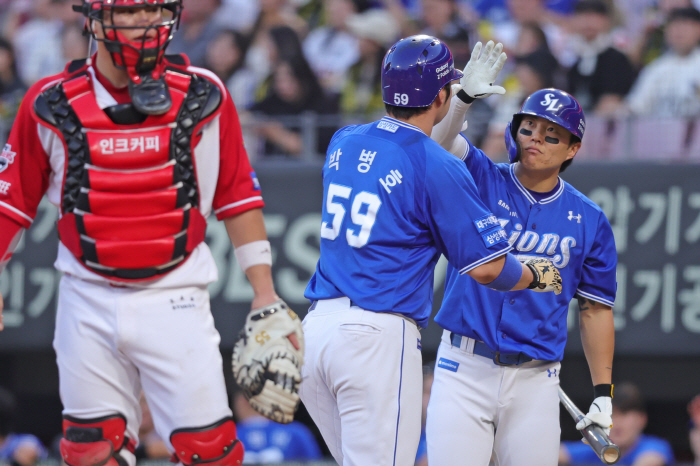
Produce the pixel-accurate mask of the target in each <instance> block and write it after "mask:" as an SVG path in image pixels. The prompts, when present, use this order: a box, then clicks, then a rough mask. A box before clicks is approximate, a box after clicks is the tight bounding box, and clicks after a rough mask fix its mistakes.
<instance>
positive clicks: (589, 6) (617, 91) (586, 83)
mask: <svg viewBox="0 0 700 466" xmlns="http://www.w3.org/2000/svg"><path fill="white" fill-rule="evenodd" d="M574 11H575V13H574V17H573V22H572V27H573V30H574V32H575V33H576V34H577V37H578V39H579V40H578V41H577V47H576V48H577V49H578V50H577V52H578V60H577V61H576V63H575V64H574V66H573V67H572V68H571V69H570V70H569V73H568V75H567V81H568V85H567V91H568V92H569V93H570V94H572V95H573V96H574V97H576V99H577V100H578V101H579V103H580V104H581V107H582V108H583V110H584V112H586V114H587V115H589V116H593V115H600V116H606V115H613V114H615V113H616V112H617V111H618V109H619V108H620V107H621V106H622V104H623V99H624V97H625V95H626V94H627V93H628V92H629V90H630V88H631V87H632V83H633V82H634V78H635V75H636V71H635V69H634V67H633V66H632V63H631V62H630V61H629V59H628V58H627V56H626V55H625V54H624V53H622V52H621V51H619V50H617V49H616V48H615V47H614V45H613V39H612V34H611V30H612V21H613V18H612V11H611V9H610V7H609V6H608V4H607V3H606V2H605V1H603V0H581V1H580V2H578V3H577V4H576V6H575V7H574Z"/></svg>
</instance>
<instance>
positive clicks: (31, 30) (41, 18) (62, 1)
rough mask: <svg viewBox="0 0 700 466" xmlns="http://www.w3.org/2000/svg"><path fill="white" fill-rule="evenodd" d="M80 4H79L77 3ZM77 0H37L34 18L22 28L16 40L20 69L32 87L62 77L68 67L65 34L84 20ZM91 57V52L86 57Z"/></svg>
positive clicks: (35, 1)
mask: <svg viewBox="0 0 700 466" xmlns="http://www.w3.org/2000/svg"><path fill="white" fill-rule="evenodd" d="M76 2H77V0H76ZM73 3H74V2H73V0H34V3H33V10H32V11H33V13H34V18H32V19H31V20H29V21H27V22H26V23H24V24H23V25H21V26H20V27H19V28H18V29H17V32H16V34H15V36H14V38H13V43H14V48H15V56H16V57H17V68H18V71H19V76H20V79H22V81H23V82H24V83H25V84H27V85H31V84H34V83H35V82H36V81H38V80H39V79H40V78H43V77H44V76H48V75H52V74H56V73H60V72H61V71H63V68H64V66H65V64H66V61H67V60H66V59H65V58H64V57H63V41H62V37H61V33H62V31H63V28H64V27H67V26H69V25H71V24H80V23H77V20H79V19H80V16H79V15H76V14H75V12H74V11H73V10H72V8H71V7H72V5H73ZM85 55H87V50H85V51H84V52H83V56H85Z"/></svg>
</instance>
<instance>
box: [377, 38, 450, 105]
mask: <svg viewBox="0 0 700 466" xmlns="http://www.w3.org/2000/svg"><path fill="white" fill-rule="evenodd" d="M461 77H462V72H461V71H459V70H456V69H455V66H454V60H453V59H452V52H450V49H449V48H448V47H447V45H445V44H444V43H443V42H442V41H440V40H439V39H437V38H435V37H433V36H428V35H425V34H420V35H416V36H409V37H406V38H403V39H401V40H400V41H398V42H397V43H396V44H394V45H393V46H392V47H391V48H390V49H389V51H388V52H387V53H386V56H385V57H384V61H383V63H382V99H383V100H384V103H385V104H389V105H395V106H397V107H427V106H428V105H430V104H432V103H433V101H434V100H435V98H436V97H437V95H438V94H439V93H440V89H442V88H443V87H445V84H447V83H449V82H450V81H454V80H455V79H460V78H461Z"/></svg>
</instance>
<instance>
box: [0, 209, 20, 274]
mask: <svg viewBox="0 0 700 466" xmlns="http://www.w3.org/2000/svg"><path fill="white" fill-rule="evenodd" d="M22 231H23V228H22V225H20V224H18V223H17V222H15V221H14V220H11V219H10V218H9V217H6V216H5V215H2V214H0V272H2V269H3V268H4V267H5V264H7V261H9V260H10V257H12V253H13V252H14V251H15V248H16V247H17V243H19V239H20V236H19V234H20V233H21V232H22Z"/></svg>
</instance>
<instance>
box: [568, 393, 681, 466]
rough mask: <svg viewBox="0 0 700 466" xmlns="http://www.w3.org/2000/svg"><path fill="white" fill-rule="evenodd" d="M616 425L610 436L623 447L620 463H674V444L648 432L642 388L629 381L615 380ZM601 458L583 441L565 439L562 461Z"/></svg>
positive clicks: (638, 465)
mask: <svg viewBox="0 0 700 466" xmlns="http://www.w3.org/2000/svg"><path fill="white" fill-rule="evenodd" d="M612 404H613V414H612V418H613V427H612V430H611V431H610V440H612V441H613V442H614V443H615V444H616V445H617V446H618V447H620V453H621V457H620V460H619V462H618V463H616V464H619V465H621V466H663V465H666V464H674V463H675V459H674V457H673V450H672V449H671V445H670V444H669V443H668V442H667V441H666V440H664V439H662V438H659V437H654V436H651V435H645V434H643V433H642V432H643V431H644V428H645V427H646V425H647V412H646V403H645V401H644V398H643V397H642V394H641V392H640V390H639V388H638V387H637V386H636V385H634V384H632V383H630V382H623V383H620V384H615V388H614V391H613V399H612ZM598 461H600V460H599V459H598V455H597V454H596V453H595V452H594V451H593V449H592V448H591V447H590V446H589V445H586V444H585V443H583V442H580V441H575V442H562V445H561V449H560V452H559V463H560V464H571V465H576V464H594V463H596V462H598Z"/></svg>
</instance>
